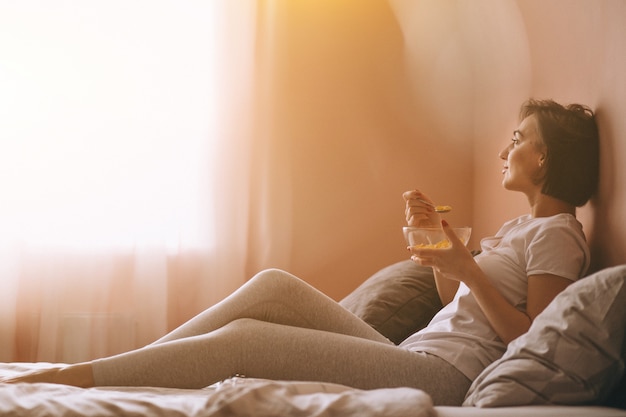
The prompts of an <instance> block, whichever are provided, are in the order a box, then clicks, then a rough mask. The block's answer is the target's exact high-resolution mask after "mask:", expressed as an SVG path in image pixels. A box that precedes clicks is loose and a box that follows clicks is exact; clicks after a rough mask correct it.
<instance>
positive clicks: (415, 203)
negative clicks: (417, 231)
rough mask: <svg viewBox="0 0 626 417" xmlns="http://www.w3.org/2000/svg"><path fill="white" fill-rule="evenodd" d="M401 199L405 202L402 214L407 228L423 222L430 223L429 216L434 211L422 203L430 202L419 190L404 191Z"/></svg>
mask: <svg viewBox="0 0 626 417" xmlns="http://www.w3.org/2000/svg"><path fill="white" fill-rule="evenodd" d="M402 197H403V198H404V200H405V201H406V208H405V210H404V214H405V217H406V222H407V224H408V225H409V226H419V225H422V224H423V223H424V222H426V223H428V222H430V216H431V215H432V214H433V212H434V211H433V208H432V207H431V206H429V205H428V204H425V203H424V201H430V200H429V199H428V197H426V196H425V195H424V194H422V193H421V192H420V191H419V190H411V191H406V192H404V193H403V194H402Z"/></svg>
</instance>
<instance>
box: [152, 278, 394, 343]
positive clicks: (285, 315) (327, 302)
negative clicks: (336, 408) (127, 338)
mask: <svg viewBox="0 0 626 417" xmlns="http://www.w3.org/2000/svg"><path fill="white" fill-rule="evenodd" d="M242 318H250V319H256V320H261V321H266V322H270V323H277V324H286V325H289V326H296V327H303V328H308V329H316V330H326V331H329V332H334V333H341V334H346V335H352V336H357V337H362V338H366V339H372V340H378V341H381V342H386V341H387V339H386V338H385V337H384V336H382V335H381V334H380V333H378V332H377V331H376V330H374V329H373V328H372V327H370V326H369V325H367V324H366V323H365V322H363V321H362V320H360V319H359V318H358V317H356V316H355V315H353V314H352V313H350V312H349V311H347V310H346V309H345V308H343V307H342V306H341V305H339V304H338V303H337V302H336V301H334V300H333V299H331V298H330V297H328V296H326V295H325V294H323V293H322V292H320V291H318V290H317V289H315V288H313V287H312V286H311V285H309V284H307V283H306V282H304V281H302V280H301V279H299V278H297V277H295V276H293V275H291V274H289V273H287V272H284V271H281V270H278V269H269V270H266V271H262V272H260V273H258V274H257V275H255V276H254V277H253V278H252V279H250V280H249V281H248V282H247V283H246V284H244V285H243V286H241V287H240V288H239V289H238V290H237V291H235V292H234V293H233V294H231V295H230V296H228V297H227V298H225V299H224V300H223V301H221V302H219V303H217V304H216V305H214V306H213V307H210V308H209V309H207V310H205V311H204V312H202V313H200V314H198V315H197V316H195V317H194V318H192V319H191V320H189V321H188V322H187V323H185V324H183V325H182V326H180V327H178V328H177V329H175V330H173V331H172V332H170V333H169V334H167V335H165V336H164V337H162V338H161V339H159V340H157V341H156V342H154V343H156V344H158V343H164V342H169V341H172V340H176V339H180V338H186V337H191V336H197V335H201V334H205V333H209V332H212V331H214V330H217V329H219V328H221V327H222V326H225V325H226V324H228V323H230V322H232V321H234V320H237V319H242Z"/></svg>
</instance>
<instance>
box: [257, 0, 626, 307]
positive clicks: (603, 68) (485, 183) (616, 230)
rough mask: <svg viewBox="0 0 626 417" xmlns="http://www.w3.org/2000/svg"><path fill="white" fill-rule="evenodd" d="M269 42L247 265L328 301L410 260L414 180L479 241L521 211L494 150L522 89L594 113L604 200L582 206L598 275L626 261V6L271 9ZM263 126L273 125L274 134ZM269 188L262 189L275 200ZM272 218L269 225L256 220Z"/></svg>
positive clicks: (581, 2) (433, 2)
mask: <svg viewBox="0 0 626 417" xmlns="http://www.w3.org/2000/svg"><path fill="white" fill-rule="evenodd" d="M274 4H276V5H280V7H275V8H273V9H271V10H269V13H270V14H271V17H272V18H271V19H270V23H271V25H272V28H273V29H272V35H271V37H270V38H267V37H266V38H264V39H263V40H262V41H260V48H261V49H262V52H263V55H264V56H267V57H269V58H268V59H267V61H265V65H266V70H267V73H266V75H267V74H271V75H268V76H267V77H262V78H261V79H262V80H263V82H264V84H263V86H262V89H261V91H260V93H259V94H260V97H261V98H262V100H260V102H262V103H265V104H267V103H268V101H269V102H270V103H272V106H271V108H267V107H264V108H260V109H259V114H260V115H261V119H262V123H261V125H262V126H263V127H264V129H261V130H260V131H259V138H260V139H259V140H260V142H259V143H260V144H261V145H259V152H267V149H271V150H274V151H275V155H277V156H275V157H274V163H272V164H269V166H267V167H265V171H264V172H265V173H266V177H265V178H261V179H259V189H263V190H266V191H267V187H274V189H273V190H271V192H270V193H269V195H271V196H273V197H272V198H271V200H272V201H269V202H268V201H264V202H263V204H259V207H265V212H264V213H261V214H259V215H261V216H265V218H266V220H267V218H268V217H270V222H269V224H271V225H272V226H271V227H270V229H271V230H272V233H269V234H268V233H267V230H261V229H260V228H257V229H255V224H254V222H252V223H253V224H252V227H251V232H252V235H253V236H256V238H253V239H252V242H253V244H252V248H251V253H253V255H252V257H251V261H250V263H249V265H248V270H249V272H250V274H252V273H254V272H256V271H257V270H259V269H262V268H264V267H269V266H275V267H281V268H284V269H287V270H289V271H292V272H294V273H295V274H296V275H299V276H301V277H302V278H304V279H305V280H307V281H309V282H311V283H312V284H313V285H314V286H316V287H318V288H320V289H321V290H322V291H324V292H326V293H328V294H329V295H331V296H332V297H334V298H341V297H342V296H343V295H345V294H346V293H347V292H349V291H350V290H351V289H353V288H354V287H356V286H357V285H358V284H359V283H360V282H361V281H362V280H364V279H365V278H366V277H367V276H369V275H370V274H371V273H373V272H375V271H376V270H377V269H379V268H380V267H383V266H385V265H387V264H390V263H392V262H395V261H398V260H401V259H406V257H407V254H406V251H405V249H404V247H405V244H404V241H403V238H402V236H401V232H400V229H401V227H402V225H403V224H404V214H403V209H404V204H403V201H402V199H401V193H402V192H403V191H404V190H407V189H411V188H420V189H422V190H423V191H425V192H426V193H427V194H429V195H431V196H432V198H433V199H434V200H436V201H438V202H441V203H448V204H451V205H453V206H454V210H453V211H452V213H450V215H449V217H448V220H449V221H450V223H452V224H457V225H460V224H470V225H472V226H473V228H474V232H473V238H472V241H471V242H470V246H472V247H477V245H478V241H479V239H480V237H483V236H485V235H488V234H492V233H494V232H495V231H496V230H497V228H498V227H499V226H500V225H501V224H502V222H503V221H505V220H506V219H509V218H511V217H513V216H516V215H519V214H522V213H525V212H527V204H526V201H525V198H524V197H523V196H521V195H512V194H511V193H510V192H508V191H505V190H503V189H502V187H501V185H500V181H501V174H500V172H501V167H502V161H500V160H499V158H498V152H499V151H500V149H501V148H502V147H504V146H506V144H508V142H509V140H510V136H511V132H512V131H513V130H514V129H515V128H516V127H517V125H518V122H519V120H518V118H517V115H518V111H519V106H520V104H521V103H522V102H523V101H524V100H525V99H527V98H528V97H537V98H554V99H556V100H557V101H561V102H582V103H585V104H588V105H590V106H591V107H593V108H596V109H597V113H598V120H599V124H600V129H601V136H602V138H601V140H602V178H601V182H602V184H601V189H600V193H599V195H598V197H597V198H596V199H594V201H593V202H592V203H591V204H589V205H588V206H586V207H584V208H583V209H581V210H580V211H579V217H580V218H581V220H582V221H583V224H584V226H585V229H586V230H587V233H588V235H589V238H590V242H591V244H592V247H593V252H594V261H595V264H596V268H597V267H600V266H605V265H611V264H616V263H623V262H626V255H625V252H626V251H624V249H623V248H624V243H625V242H624V241H625V239H626V219H625V218H624V216H622V213H624V212H625V211H626V210H625V209H626V207H625V206H626V196H625V195H624V190H625V189H626V187H625V183H626V173H625V168H624V166H625V164H624V163H623V162H621V163H620V162H619V161H618V160H617V158H618V157H622V158H623V157H624V156H625V155H626V149H625V148H626V144H625V141H624V139H623V138H624V133H626V118H624V117H623V116H621V115H623V114H624V110H626V87H625V83H624V80H623V77H622V74H624V73H626V53H625V52H626V45H625V44H624V40H625V39H626V29H624V28H625V27H626V2H621V1H615V0H519V1H515V0H482V1H480V2H477V1H469V0H423V1H419V2H418V1H413V0H390V1H388V2H387V1H368V2H363V1H360V0H341V1H333V2H331V1H319V2H304V1H303V2H290V1H284V2H280V1H279V2H275V3H274ZM263 132H265V133H266V134H265V135H264V133H263ZM266 195H267V194H266ZM261 223H262V224H268V223H267V222H259V224H261Z"/></svg>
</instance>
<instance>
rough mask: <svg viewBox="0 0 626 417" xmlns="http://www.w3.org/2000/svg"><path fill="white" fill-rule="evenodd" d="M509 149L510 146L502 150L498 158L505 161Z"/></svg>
mask: <svg viewBox="0 0 626 417" xmlns="http://www.w3.org/2000/svg"><path fill="white" fill-rule="evenodd" d="M510 149H511V145H508V146H507V147H506V148H504V149H502V150H501V151H500V153H499V154H498V156H499V157H500V159H507V158H508V157H509V150H510Z"/></svg>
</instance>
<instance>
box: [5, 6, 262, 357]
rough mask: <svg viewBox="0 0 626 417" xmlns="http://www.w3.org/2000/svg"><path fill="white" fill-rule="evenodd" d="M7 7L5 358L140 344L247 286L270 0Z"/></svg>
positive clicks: (102, 351) (95, 352) (93, 353)
mask: <svg viewBox="0 0 626 417" xmlns="http://www.w3.org/2000/svg"><path fill="white" fill-rule="evenodd" d="M1 6H2V7H1V8H2V11H1V12H0V56H2V61H0V110H1V111H0V114H1V115H0V144H1V148H0V149H1V150H0V199H1V202H0V360H2V361H60V362H77V361H82V360H87V359H91V358H95V357H100V356H104V355H110V354H114V353H117V352H121V351H124V350H128V349H132V348H136V347H140V346H142V345H144V344H146V343H149V342H151V341H153V340H155V339H156V338H158V337H160V336H162V335H163V334H164V333H165V332H166V331H167V330H169V329H171V328H173V327H175V326H176V325H178V324H180V323H181V322H183V321H184V320H186V319H187V318H189V317H191V316H192V315H193V314H195V313H197V312H199V311H201V310H202V309H204V308H206V307H208V306H210V305H211V304H213V303H215V302H217V301H219V300H220V299H222V298H223V297H224V296H226V295H227V294H229V293H230V292H232V290H233V289H235V288H236V287H238V286H240V285H241V284H242V283H243V282H244V281H245V279H246V278H247V277H248V271H246V268H247V264H246V253H247V251H248V244H247V236H248V234H249V231H248V224H249V218H248V217H249V214H250V210H249V207H250V198H249V197H248V195H249V194H250V193H249V188H250V184H251V177H252V174H251V168H250V167H251V166H252V165H253V161H252V158H251V149H252V148H253V146H252V145H251V142H250V141H251V132H252V131H253V130H254V129H253V128H252V124H253V123H254V117H253V111H254V107H255V105H254V99H253V98H254V95H255V91H254V88H253V87H254V78H255V75H254V65H253V60H254V56H255V51H254V48H255V31H256V27H257V25H256V19H257V13H256V6H257V5H256V3H254V2H230V1H227V0H223V1H211V2H205V1H199V0H185V1H182V2H179V1H178V0H158V1H153V0H150V1H148V0H142V1H139V0H137V1H131V2H127V1H123V0H114V1H107V2H97V1H82V0H72V1H65V2H48V1H44V0H41V1H37V0H26V1H20V2H12V1H2V2H1ZM258 177H259V176H258V175H257V174H255V175H254V178H258Z"/></svg>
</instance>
